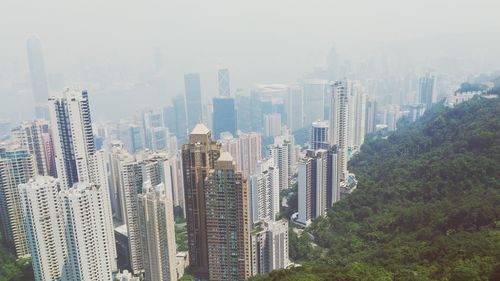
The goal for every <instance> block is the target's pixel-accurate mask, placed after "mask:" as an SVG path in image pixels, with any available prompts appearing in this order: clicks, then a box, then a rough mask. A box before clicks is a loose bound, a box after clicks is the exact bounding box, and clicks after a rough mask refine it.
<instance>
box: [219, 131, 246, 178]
mask: <svg viewBox="0 0 500 281" xmlns="http://www.w3.org/2000/svg"><path fill="white" fill-rule="evenodd" d="M220 136H221V137H220V139H219V142H220V143H221V145H222V146H221V149H222V151H225V152H229V154H231V156H232V157H233V159H234V162H236V169H237V170H240V171H241V170H242V167H241V166H242V164H243V163H242V161H241V157H242V155H241V139H240V138H234V137H233V135H232V134H231V133H229V132H224V133H221V134H220Z"/></svg>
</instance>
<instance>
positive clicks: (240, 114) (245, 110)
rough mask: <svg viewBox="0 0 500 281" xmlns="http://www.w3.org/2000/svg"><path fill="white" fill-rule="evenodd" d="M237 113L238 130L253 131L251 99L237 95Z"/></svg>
mask: <svg viewBox="0 0 500 281" xmlns="http://www.w3.org/2000/svg"><path fill="white" fill-rule="evenodd" d="M235 100H236V112H237V114H236V115H237V116H236V117H237V126H236V127H237V128H238V129H239V130H241V131H243V132H248V131H251V130H252V111H253V110H254V109H253V108H252V105H251V103H250V97H249V96H244V95H241V94H239V95H236V98H235Z"/></svg>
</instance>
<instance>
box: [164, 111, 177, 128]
mask: <svg viewBox="0 0 500 281" xmlns="http://www.w3.org/2000/svg"><path fill="white" fill-rule="evenodd" d="M175 123H176V118H175V108H174V106H172V105H169V106H166V107H165V108H163V125H165V127H167V128H168V130H169V131H170V132H172V133H174V134H175V133H177V131H176V130H177V125H176V124H175Z"/></svg>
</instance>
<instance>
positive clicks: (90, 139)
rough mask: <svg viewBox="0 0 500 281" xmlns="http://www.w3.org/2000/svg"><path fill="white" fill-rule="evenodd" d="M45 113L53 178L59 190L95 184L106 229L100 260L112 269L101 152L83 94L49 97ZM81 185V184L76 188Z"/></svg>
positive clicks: (111, 232) (112, 242)
mask: <svg viewBox="0 0 500 281" xmlns="http://www.w3.org/2000/svg"><path fill="white" fill-rule="evenodd" d="M49 114H50V119H51V127H52V134H53V139H54V150H55V162H56V168H57V176H58V179H59V180H60V182H61V187H62V189H63V190H68V189H70V188H73V186H74V185H75V184H76V183H78V182H83V183H86V184H87V185H91V186H92V185H96V186H98V188H97V189H96V191H95V192H98V193H99V195H98V198H99V200H101V202H100V204H101V206H102V213H101V214H100V215H101V216H102V219H104V221H105V223H104V227H105V228H106V231H105V233H106V240H105V242H106V249H107V250H108V249H109V251H105V252H103V253H105V254H107V255H109V256H102V258H103V260H111V261H112V264H111V265H112V269H113V270H116V249H115V240H114V228H113V219H112V211H111V200H110V195H109V183H108V176H107V171H106V157H105V154H104V151H103V150H99V151H96V148H95V143H94V134H93V132H92V120H91V116H90V105H89V99H88V93H87V91H79V90H70V89H66V90H65V91H64V92H63V93H62V96H59V97H56V96H53V97H51V98H49ZM80 186H81V185H80Z"/></svg>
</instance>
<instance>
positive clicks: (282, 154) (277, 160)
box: [269, 138, 290, 190]
mask: <svg viewBox="0 0 500 281" xmlns="http://www.w3.org/2000/svg"><path fill="white" fill-rule="evenodd" d="M289 144H290V143H289V141H288V140H282V139H281V138H275V142H274V144H273V145H270V146H269V152H270V156H271V157H272V158H273V159H274V165H275V167H277V168H278V172H279V184H280V190H283V189H288V183H289V181H288V180H289V178H290V175H289V168H290V165H289V164H290V163H289V161H288V160H289V159H288V158H289V156H290V145H289Z"/></svg>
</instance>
